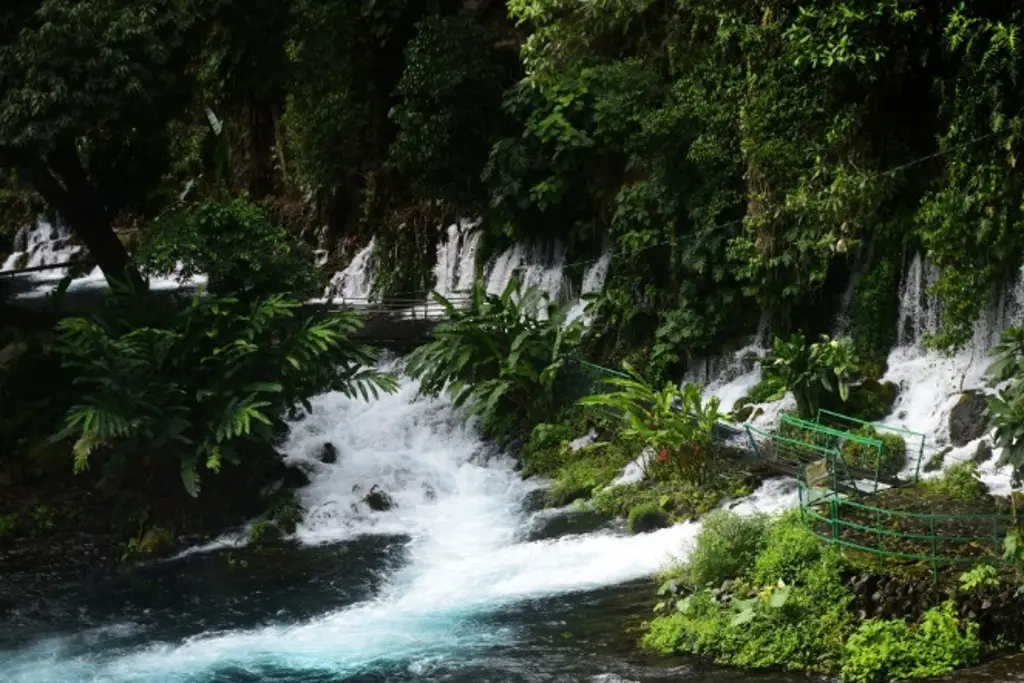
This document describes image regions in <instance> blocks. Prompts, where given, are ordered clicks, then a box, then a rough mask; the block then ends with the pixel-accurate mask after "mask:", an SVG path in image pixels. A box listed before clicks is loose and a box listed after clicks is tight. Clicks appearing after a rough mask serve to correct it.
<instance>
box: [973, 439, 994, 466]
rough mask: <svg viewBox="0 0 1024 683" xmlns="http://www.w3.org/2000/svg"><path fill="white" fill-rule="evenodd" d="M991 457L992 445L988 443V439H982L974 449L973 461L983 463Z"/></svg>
mask: <svg viewBox="0 0 1024 683" xmlns="http://www.w3.org/2000/svg"><path fill="white" fill-rule="evenodd" d="M991 459H992V445H991V444H989V442H988V439H982V440H981V441H979V442H978V448H977V450H975V451H974V462H976V463H978V464H979V465H984V464H985V463H986V462H988V461H989V460H991Z"/></svg>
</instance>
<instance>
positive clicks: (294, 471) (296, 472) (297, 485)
mask: <svg viewBox="0 0 1024 683" xmlns="http://www.w3.org/2000/svg"><path fill="white" fill-rule="evenodd" d="M281 483H282V485H283V486H284V488H286V489H289V490H291V489H301V488H302V487H303V486H308V485H309V475H308V474H306V473H305V472H304V471H303V470H302V469H301V468H299V467H294V466H293V467H289V468H287V469H286V470H285V472H284V479H283V480H282V482H281Z"/></svg>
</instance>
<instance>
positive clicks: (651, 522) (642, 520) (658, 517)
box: [627, 503, 672, 534]
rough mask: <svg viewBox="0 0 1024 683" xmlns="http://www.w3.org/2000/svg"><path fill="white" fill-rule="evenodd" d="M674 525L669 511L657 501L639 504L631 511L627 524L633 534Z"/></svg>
mask: <svg viewBox="0 0 1024 683" xmlns="http://www.w3.org/2000/svg"><path fill="white" fill-rule="evenodd" d="M671 525H672V520H671V519H670V518H669V516H668V513H667V512H665V511H664V510H662V509H661V508H660V507H658V505H657V504H655V503H647V504H644V505H638V506H637V507H635V508H633V509H632V510H630V511H629V519H628V520H627V526H628V527H629V532H630V533H631V534H643V533H646V532H648V531H654V530H655V529H663V528H665V527H667V526H671Z"/></svg>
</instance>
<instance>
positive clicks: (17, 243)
mask: <svg viewBox="0 0 1024 683" xmlns="http://www.w3.org/2000/svg"><path fill="white" fill-rule="evenodd" d="M84 251H85V248H84V247H83V246H82V245H80V244H75V243H74V241H73V240H72V238H71V231H70V230H68V229H67V227H66V226H64V225H62V224H61V223H50V222H49V221H45V220H42V219H40V220H38V221H36V223H34V224H33V225H28V226H24V227H22V228H20V229H19V230H18V232H17V233H16V234H15V236H14V243H13V251H12V252H11V254H10V255H9V256H8V257H7V258H6V259H5V260H4V262H3V265H2V266H0V271H6V270H20V269H22V268H36V267H38V266H51V265H56V264H58V263H66V262H68V261H74V260H76V259H77V258H79V257H81V256H82V254H83V253H84ZM66 274H67V269H66V268H59V269H55V270H52V271H41V272H39V273H32V274H30V275H32V277H33V279H35V280H40V281H41V280H49V281H56V280H60V279H61V278H63V277H64V276H65V275H66Z"/></svg>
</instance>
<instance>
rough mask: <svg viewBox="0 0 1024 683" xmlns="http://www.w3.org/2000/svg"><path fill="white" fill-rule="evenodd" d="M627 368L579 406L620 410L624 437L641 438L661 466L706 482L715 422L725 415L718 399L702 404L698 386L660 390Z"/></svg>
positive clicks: (711, 467) (713, 461)
mask: <svg viewBox="0 0 1024 683" xmlns="http://www.w3.org/2000/svg"><path fill="white" fill-rule="evenodd" d="M623 368H624V369H625V371H626V373H627V375H628V376H627V377H608V378H606V379H605V380H604V383H605V384H606V385H607V386H608V387H610V388H612V389H613V390H611V391H608V392H607V393H596V394H592V395H590V396H586V397H584V398H582V399H580V404H581V405H585V406H599V407H602V408H607V409H611V410H613V411H615V412H617V413H619V414H620V415H621V416H622V419H623V422H622V427H621V429H620V432H621V435H622V436H623V437H626V438H628V439H639V440H640V441H642V442H643V443H646V444H647V445H648V446H650V447H652V448H653V449H655V451H656V452H657V454H658V455H657V461H656V462H657V464H658V465H659V466H664V467H665V468H667V469H668V470H670V471H672V472H673V473H674V474H676V475H677V476H679V477H681V478H682V479H684V480H686V481H691V482H694V483H698V484H699V483H704V482H705V481H706V480H707V479H708V477H709V476H710V474H711V473H712V472H713V471H714V466H715V464H716V460H717V457H716V455H717V450H716V449H715V444H714V428H715V424H716V423H717V422H718V421H719V420H721V419H723V418H724V417H725V415H724V414H722V413H721V412H719V400H718V398H717V397H714V396H713V397H711V398H710V399H708V401H707V402H704V401H703V399H702V397H701V393H700V387H698V386H697V385H695V384H687V385H686V386H684V387H683V388H681V389H680V388H679V387H678V386H676V385H675V384H673V383H671V382H667V383H666V384H665V386H664V387H662V389H661V390H660V391H659V390H656V389H654V388H653V387H652V386H651V385H650V383H649V382H648V381H647V380H646V379H645V378H644V377H643V376H642V375H640V374H639V373H638V372H636V370H634V369H633V368H632V367H631V366H630V365H629V364H628V363H624V364H623Z"/></svg>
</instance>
